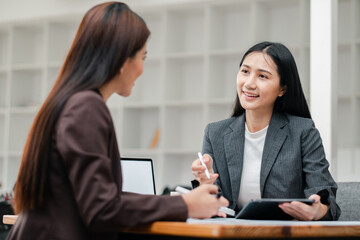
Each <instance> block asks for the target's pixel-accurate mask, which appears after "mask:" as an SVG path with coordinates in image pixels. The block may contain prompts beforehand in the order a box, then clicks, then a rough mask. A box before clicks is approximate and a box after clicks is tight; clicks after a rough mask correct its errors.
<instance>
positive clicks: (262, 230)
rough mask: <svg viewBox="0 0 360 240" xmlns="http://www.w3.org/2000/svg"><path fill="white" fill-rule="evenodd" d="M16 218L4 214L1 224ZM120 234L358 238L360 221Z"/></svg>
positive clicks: (206, 225)
mask: <svg viewBox="0 0 360 240" xmlns="http://www.w3.org/2000/svg"><path fill="white" fill-rule="evenodd" d="M16 218H17V216H14V215H4V217H3V222H4V223H5V224H14V223H15V222H16ZM122 232H123V233H133V234H145V235H146V234H151V235H163V236H164V235H167V236H178V237H194V238H196V237H201V238H269V237H271V238H292V237H294V238H306V237H318V238H323V237H356V236H358V237H360V222H298V221H283V222H282V221H268V222H266V221H246V220H243V221H236V220H235V221H234V220H233V221H227V222H226V221H221V220H220V221H216V220H213V221H211V220H209V221H200V220H194V221H188V222H154V223H153V224H151V225H149V226H142V227H134V228H124V229H123V230H122Z"/></svg>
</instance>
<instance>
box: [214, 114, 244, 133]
mask: <svg viewBox="0 0 360 240" xmlns="http://www.w3.org/2000/svg"><path fill="white" fill-rule="evenodd" d="M239 118H240V117H230V118H227V119H223V120H220V121H217V122H212V123H209V124H208V125H207V129H208V130H209V131H220V132H225V130H226V129H228V128H229V127H230V126H231V125H232V124H234V123H235V122H236V121H240V119H239Z"/></svg>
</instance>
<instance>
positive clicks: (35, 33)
mask: <svg viewBox="0 0 360 240" xmlns="http://www.w3.org/2000/svg"><path fill="white" fill-rule="evenodd" d="M13 38H14V39H13V43H14V44H13V49H12V63H13V64H34V63H42V62H43V61H44V50H45V49H44V29H43V25H41V24H39V25H23V26H16V27H14V34H13Z"/></svg>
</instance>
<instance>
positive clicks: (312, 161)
mask: <svg viewBox="0 0 360 240" xmlns="http://www.w3.org/2000/svg"><path fill="white" fill-rule="evenodd" d="M301 146H302V147H301V148H302V149H301V150H302V159H303V173H304V176H305V195H306V197H309V196H310V195H312V194H316V193H319V192H321V191H322V190H326V191H327V192H328V195H327V194H325V195H323V196H327V199H323V200H325V201H324V202H328V203H329V211H328V213H327V214H326V215H325V216H324V218H323V219H322V220H337V219H339V216H340V212H341V211H340V208H339V206H338V205H337V203H336V191H337V185H336V183H335V181H334V180H333V178H332V176H331V174H330V172H329V162H328V161H327V160H326V158H325V151H324V148H323V145H322V140H321V137H320V134H319V131H318V130H317V129H316V128H315V125H314V123H313V122H311V126H310V128H308V129H307V130H306V131H304V132H303V134H302V138H301Z"/></svg>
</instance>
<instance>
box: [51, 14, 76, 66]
mask: <svg viewBox="0 0 360 240" xmlns="http://www.w3.org/2000/svg"><path fill="white" fill-rule="evenodd" d="M78 25H79V23H78V22H77V21H75V22H74V21H71V22H66V21H65V22H64V21H61V22H51V23H50V24H49V36H48V38H49V40H48V41H49V45H48V57H47V58H48V61H50V62H63V61H64V60H65V57H66V54H67V53H68V51H69V50H70V46H71V43H72V42H73V39H74V37H75V34H76V31H77V27H78Z"/></svg>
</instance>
